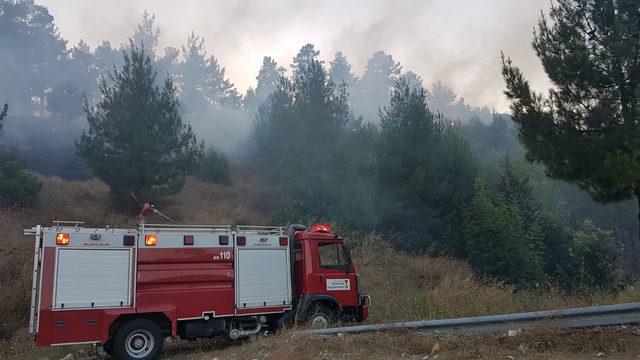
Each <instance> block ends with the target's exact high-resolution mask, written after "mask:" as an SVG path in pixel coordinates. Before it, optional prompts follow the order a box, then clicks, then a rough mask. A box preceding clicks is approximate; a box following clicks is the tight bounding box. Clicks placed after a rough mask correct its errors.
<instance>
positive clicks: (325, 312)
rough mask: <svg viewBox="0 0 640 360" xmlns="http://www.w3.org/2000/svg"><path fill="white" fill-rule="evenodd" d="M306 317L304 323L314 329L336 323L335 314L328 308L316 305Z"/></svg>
mask: <svg viewBox="0 0 640 360" xmlns="http://www.w3.org/2000/svg"><path fill="white" fill-rule="evenodd" d="M312 309H313V310H312V311H311V313H310V314H309V316H308V317H307V321H306V323H307V324H309V325H311V326H312V327H315V328H326V327H329V325H330V324H332V323H334V322H335V321H336V315H337V314H336V312H335V311H333V309H331V308H330V307H328V306H325V305H322V304H316V305H315V306H313V307H312Z"/></svg>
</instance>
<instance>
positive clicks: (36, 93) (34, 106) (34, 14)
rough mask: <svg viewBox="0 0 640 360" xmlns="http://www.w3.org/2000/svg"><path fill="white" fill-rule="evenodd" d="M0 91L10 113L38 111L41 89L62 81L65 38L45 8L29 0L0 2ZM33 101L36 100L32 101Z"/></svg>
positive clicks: (39, 109)
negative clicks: (0, 56)
mask: <svg viewBox="0 0 640 360" xmlns="http://www.w3.org/2000/svg"><path fill="white" fill-rule="evenodd" d="M0 44H2V49H3V53H2V60H0V64H1V65H0V79H2V80H1V81H0V94H2V96H7V99H6V100H9V102H10V103H11V107H12V112H14V113H15V114H19V115H27V114H30V113H31V112H33V111H42V110H45V109H44V108H39V106H40V104H42V105H44V104H45V103H46V102H45V101H44V96H45V90H47V89H48V88H50V87H52V86H55V85H56V84H58V83H60V82H62V81H64V80H66V79H65V78H64V74H66V72H65V71H64V70H65V69H64V67H65V62H66V60H67V58H68V56H67V49H66V41H65V40H64V39H63V38H62V37H61V36H60V33H59V32H58V29H57V28H56V26H55V24H54V23H53V16H52V15H51V14H50V13H49V11H48V10H47V8H46V7H44V6H42V5H39V4H36V3H35V2H34V1H33V0H26V1H0ZM33 100H36V101H33Z"/></svg>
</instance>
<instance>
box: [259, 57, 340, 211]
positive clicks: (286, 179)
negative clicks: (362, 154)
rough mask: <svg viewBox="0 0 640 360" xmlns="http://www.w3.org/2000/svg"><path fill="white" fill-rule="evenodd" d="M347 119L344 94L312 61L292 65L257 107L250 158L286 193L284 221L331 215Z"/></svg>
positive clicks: (316, 63) (336, 202)
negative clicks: (292, 69) (288, 76)
mask: <svg viewBox="0 0 640 360" xmlns="http://www.w3.org/2000/svg"><path fill="white" fill-rule="evenodd" d="M299 64H302V63H299ZM348 118H349V107H348V104H347V94H346V92H345V91H344V89H341V88H337V87H336V86H335V85H334V84H333V83H332V82H331V81H330V80H329V78H328V76H327V73H326V71H325V70H324V68H323V66H322V64H321V63H320V62H319V61H317V60H314V59H310V60H309V62H308V63H306V65H304V66H302V65H301V66H299V67H297V68H296V71H295V73H294V76H293V78H292V79H291V80H289V79H286V78H281V79H280V81H279V83H278V85H277V87H276V90H275V91H274V92H273V93H272V94H271V95H270V96H269V98H268V100H267V101H266V102H265V103H264V104H262V105H261V106H260V107H259V110H258V114H257V116H256V123H255V127H254V131H253V136H254V144H255V146H256V147H255V149H254V151H253V155H254V161H255V165H256V166H257V167H259V168H260V169H261V170H260V171H261V173H263V174H265V176H266V177H267V178H268V179H269V180H270V181H272V182H273V183H275V184H277V185H278V186H279V188H280V189H282V191H284V193H285V195H286V196H287V197H288V201H287V208H286V209H282V218H283V219H282V220H283V221H301V220H305V219H309V218H312V217H315V218H330V217H332V216H334V214H336V209H335V208H336V206H337V204H338V199H339V196H340V194H339V193H338V192H337V191H336V188H337V187H338V184H337V181H339V180H340V179H342V178H343V177H342V174H339V173H337V172H336V170H337V167H336V166H335V165H336V161H337V160H338V159H339V154H340V144H341V143H342V141H343V138H344V130H345V125H346V123H347V120H348ZM301 147H302V148H304V151H301Z"/></svg>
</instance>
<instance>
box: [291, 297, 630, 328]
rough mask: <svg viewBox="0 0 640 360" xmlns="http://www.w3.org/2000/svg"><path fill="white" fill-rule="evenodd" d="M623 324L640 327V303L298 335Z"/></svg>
mask: <svg viewBox="0 0 640 360" xmlns="http://www.w3.org/2000/svg"><path fill="white" fill-rule="evenodd" d="M624 324H640V302H636V303H628V304H618V305H604V306H590V307H582V308H573V309H562V310H548V311H534V312H525V313H515V314H505V315H492V316H478V317H465V318H454V319H443V320H430V321H412V322H396V323H387V324H374V325H360V326H347V327H337V328H327V329H312V330H302V331H298V332H296V333H295V335H303V336H304V335H314V334H337V333H359V332H368V331H380V330H390V329H415V330H416V331H418V332H421V333H427V334H473V333H495V332H505V331H508V330H516V329H521V330H527V329H534V328H579V327H591V326H610V325H624Z"/></svg>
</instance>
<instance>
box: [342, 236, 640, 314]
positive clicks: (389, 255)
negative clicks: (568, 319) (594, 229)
mask: <svg viewBox="0 0 640 360" xmlns="http://www.w3.org/2000/svg"><path fill="white" fill-rule="evenodd" d="M354 240H355V241H354V244H353V247H354V249H353V251H352V253H353V258H354V261H355V263H356V267H357V269H358V272H359V274H360V281H361V284H362V287H363V289H364V292H366V293H369V294H370V295H371V297H372V299H373V305H372V307H371V310H370V322H373V323H376V322H388V321H406V320H429V319H442V318H452V317H463V316H481V315H493V314H503V313H511V312H521V311H535V310H549V309H559V308H567V307H578V306H588V305H601V304H613V303H621V302H633V301H638V300H639V299H640V291H639V290H638V289H635V288H633V287H631V288H629V290H627V291H626V292H623V293H621V294H618V295H611V294H597V295H592V296H583V297H577V296H568V295H565V294H562V293H560V292H558V291H548V290H545V291H516V290H515V289H514V288H512V287H509V286H505V285H502V284H497V283H489V282H482V281H479V280H478V279H477V278H475V277H474V276H473V273H472V272H471V270H470V268H469V266H468V265H467V263H465V262H463V261H459V260H453V259H446V258H433V257H428V256H418V255H411V254H406V253H401V252H398V251H396V250H394V249H392V248H391V246H390V245H389V243H388V242H385V241H384V240H383V239H382V238H381V237H380V236H379V235H375V234H374V235H368V236H365V237H364V238H362V239H354Z"/></svg>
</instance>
